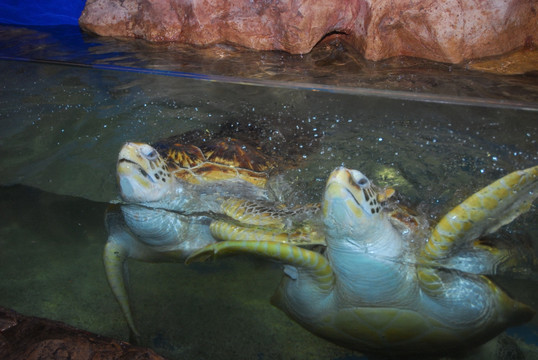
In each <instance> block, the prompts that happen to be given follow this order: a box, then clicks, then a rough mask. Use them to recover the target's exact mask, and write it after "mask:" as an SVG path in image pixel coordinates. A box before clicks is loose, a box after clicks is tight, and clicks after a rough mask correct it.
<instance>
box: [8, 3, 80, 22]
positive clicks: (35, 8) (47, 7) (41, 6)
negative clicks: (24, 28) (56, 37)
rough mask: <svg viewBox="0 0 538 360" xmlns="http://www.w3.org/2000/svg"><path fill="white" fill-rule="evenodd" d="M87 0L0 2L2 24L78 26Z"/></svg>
mask: <svg viewBox="0 0 538 360" xmlns="http://www.w3.org/2000/svg"><path fill="white" fill-rule="evenodd" d="M85 3H86V0H37V1H35V0H34V1H32V0H0V23H3V24H20V25H78V18H79V17H80V13H81V12H82V9H83V8H84V4H85Z"/></svg>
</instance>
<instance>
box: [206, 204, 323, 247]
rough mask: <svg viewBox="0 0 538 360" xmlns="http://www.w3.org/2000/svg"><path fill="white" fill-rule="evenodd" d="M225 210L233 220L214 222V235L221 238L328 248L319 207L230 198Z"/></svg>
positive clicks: (212, 231)
mask: <svg viewBox="0 0 538 360" xmlns="http://www.w3.org/2000/svg"><path fill="white" fill-rule="evenodd" d="M221 210H222V212H223V213H224V214H225V215H226V216H228V217H229V219H226V220H215V221H213V222H212V223H211V226H210V230H211V234H212V235H213V236H214V237H215V238H217V239H220V240H225V241H229V240H251V241H278V242H284V243H291V244H295V245H325V237H324V235H323V230H322V221H321V219H320V211H319V210H320V208H319V204H309V205H305V206H299V207H294V208H288V207H286V206H285V205H283V204H276V203H269V202H261V201H252V200H245V199H236V198H230V199H226V200H225V201H224V202H223V204H222V206H221Z"/></svg>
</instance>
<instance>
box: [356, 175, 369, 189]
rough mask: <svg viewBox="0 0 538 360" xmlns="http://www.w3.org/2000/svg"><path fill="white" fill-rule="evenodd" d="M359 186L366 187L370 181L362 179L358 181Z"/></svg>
mask: <svg viewBox="0 0 538 360" xmlns="http://www.w3.org/2000/svg"><path fill="white" fill-rule="evenodd" d="M357 184H358V185H359V186H360V187H365V186H366V185H368V179H367V178H364V177H363V178H360V179H359V180H358V181H357Z"/></svg>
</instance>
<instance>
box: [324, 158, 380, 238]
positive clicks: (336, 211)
mask: <svg viewBox="0 0 538 360" xmlns="http://www.w3.org/2000/svg"><path fill="white" fill-rule="evenodd" d="M377 197H378V194H377V193H376V192H375V191H374V189H373V188H372V183H371V182H370V180H368V178H367V177H366V176H364V175H363V174H362V173H361V172H360V171H358V170H351V169H346V168H344V167H339V168H337V169H335V170H334V171H333V172H332V173H331V175H330V176H329V179H328V180H327V185H326V187H325V193H324V196H323V203H322V210H323V218H324V222H325V226H326V231H327V240H328V241H330V240H331V239H338V240H341V239H349V240H350V241H351V242H355V241H356V239H362V235H363V234H366V233H368V232H371V231H375V226H376V225H377V224H378V219H379V217H380V216H381V205H380V204H379V202H378V200H377Z"/></svg>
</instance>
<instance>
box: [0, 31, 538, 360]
mask: <svg viewBox="0 0 538 360" xmlns="http://www.w3.org/2000/svg"><path fill="white" fill-rule="evenodd" d="M11 31H12V29H11V30H10V32H9V34H10V36H12V37H13V36H14V35H13V33H12V32H11ZM19 31H21V32H22V33H21V34H19V35H20V36H22V38H17V39H19V40H21V39H24V36H30V39H32V40H31V41H27V42H24V41H23V42H14V41H13V42H10V41H8V40H6V37H5V34H4V35H3V36H4V38H3V42H2V43H1V44H2V46H3V48H2V51H3V53H4V54H6V51H8V50H9V52H10V58H11V60H6V58H5V57H4V60H0V71H1V73H2V74H3V75H2V80H0V84H1V87H0V122H1V128H0V169H1V171H0V185H1V187H0V272H1V274H0V304H1V305H3V306H6V307H11V308H13V309H15V310H17V311H19V312H22V313H24V314H28V315H37V316H43V317H48V318H52V319H57V320H62V321H65V322H67V323H69V324H71V325H74V326H77V327H80V328H83V329H87V330H90V331H94V332H97V333H100V334H104V335H108V336H114V337H117V338H120V339H127V336H128V330H127V326H126V324H125V322H124V320H123V317H122V314H121V312H120V310H119V307H118V306H117V304H116V302H115V300H114V298H113V296H112V294H111V292H110V290H109V289H108V285H107V283H106V279H105V276H104V270H103V267H102V263H101V252H102V248H103V245H104V242H105V240H106V232H105V229H104V225H103V218H104V210H105V208H106V206H107V204H108V203H109V202H110V201H114V200H116V199H117V189H116V185H115V176H114V167H115V161H116V157H117V153H118V150H119V148H120V147H121V145H122V143H123V142H125V141H130V140H135V141H146V142H152V141H155V140H157V139H160V138H163V137H166V136H169V135H172V134H179V133H184V132H187V131H191V130H192V131H199V132H201V133H216V132H219V131H220V130H222V129H223V128H226V129H228V131H230V129H231V131H236V130H237V131H239V132H243V131H245V129H253V128H254V129H255V130H256V131H255V133H256V134H258V136H259V137H260V138H262V139H264V141H263V143H264V146H265V147H266V148H267V149H268V150H269V151H272V153H274V154H275V156H282V157H284V158H285V157H286V156H287V157H289V160H290V162H293V163H294V164H296V165H294V166H292V167H291V168H289V169H287V171H286V172H285V176H286V178H287V180H288V181H289V182H290V183H291V184H292V185H293V187H294V188H295V189H297V190H295V193H296V194H295V195H297V196H298V197H301V198H307V199H308V200H311V201H317V200H319V197H320V195H321V192H322V189H323V186H324V182H325V180H326V178H327V176H328V174H329V173H330V171H331V170H332V169H333V168H335V167H336V166H338V165H341V164H344V165H346V166H347V167H351V168H356V169H359V170H361V171H362V172H364V173H365V174H366V175H367V176H369V177H370V178H371V179H372V180H373V181H374V182H376V183H378V184H381V185H391V186H394V187H396V188H397V190H398V191H399V192H400V193H401V194H402V196H403V197H404V199H405V201H406V202H408V203H409V204H411V205H412V206H414V207H416V208H418V209H419V210H420V211H421V212H422V213H424V214H425V216H430V217H431V218H432V220H433V219H434V218H436V217H437V216H439V215H441V214H442V213H443V212H445V211H447V210H448V209H449V208H450V207H451V206H454V205H456V204H457V203H458V202H460V201H462V200H463V199H464V198H465V197H466V196H468V195H470V194H471V193H473V192H474V191H476V190H478V189H480V188H481V187H483V186H485V185H487V184H488V183H489V182H491V181H493V180H495V179H497V178H499V177H501V176H503V175H505V174H507V173H509V172H511V171H514V170H516V169H523V168H526V167H530V166H534V165H536V164H537V163H538V146H537V143H536V141H537V139H538V136H537V135H538V134H537V133H538V113H537V112H536V111H534V110H532V109H533V106H534V105H535V104H536V103H532V101H534V100H532V99H534V98H535V97H536V94H537V92H532V91H531V92H527V93H525V95H524V96H525V98H524V99H523V100H524V101H525V104H527V105H525V106H515V105H516V104H517V103H518V102H521V101H523V100H522V98H516V97H511V98H510V99H504V101H506V102H507V104H508V105H507V106H504V105H506V104H504V105H503V103H502V101H499V98H495V97H494V96H493V95H491V96H489V95H488V96H484V97H482V98H481V97H476V99H482V100H483V101H482V100H481V101H474V102H472V103H473V104H474V105H469V104H470V103H469V102H468V101H467V100H468V98H469V97H468V96H467V95H469V94H464V96H462V97H461V98H460V99H464V100H465V99H467V100H465V101H456V102H450V101H442V102H432V101H430V100H431V99H430V98H427V96H428V94H431V93H430V92H429V90H428V89H426V90H424V97H425V98H426V100H427V101H421V100H420V99H419V98H420V93H421V92H420V91H416V92H412V93H413V94H417V93H418V95H419V96H414V95H413V96H408V95H409V93H407V95H406V96H405V97H401V96H399V95H398V96H393V95H394V93H392V94H393V95H387V94H386V93H382V92H375V91H374V92H369V93H368V92H364V91H356V92H353V91H348V90H349V89H348V90H345V91H340V90H341V89H340V88H337V87H335V88H331V91H325V90H327V89H328V88H322V89H321V90H323V91H319V90H320V88H308V87H303V86H301V87H298V86H294V85H293V84H291V85H292V86H283V84H281V83H275V82H270V83H266V84H262V83H255V82H252V81H250V80H248V79H250V78H248V79H247V80H248V81H242V80H241V79H237V78H236V80H234V81H228V80H226V81H221V80H223V79H222V78H218V77H215V78H213V80H211V79H210V78H208V77H207V76H206V75H207V74H202V75H200V76H194V75H192V74H191V73H189V74H183V75H184V76H180V75H182V74H180V73H177V72H176V73H169V72H163V73H155V72H144V71H142V70H140V69H144V68H146V69H148V68H149V69H158V68H159V66H160V65H159V64H160V63H159V61H157V60H155V58H154V57H153V55H152V54H153V53H152V51H156V50H155V48H153V49H154V50H148V47H147V45H143V44H142V45H141V44H140V43H139V42H118V41H116V40H99V43H98V44H95V48H96V49H97V50H95V51H94V53H93V55H92V56H95V54H96V53H99V51H102V52H103V57H104V59H105V60H103V62H106V63H109V62H110V61H111V60H110V59H111V52H110V49H113V48H114V49H117V50H118V59H117V60H116V62H115V63H116V64H119V65H129V66H133V65H137V66H140V67H139V70H140V71H120V70H125V69H119V70H113V69H112V70H111V69H100V68H98V67H95V66H93V65H92V66H80V64H84V62H85V61H87V60H88V58H87V53H85V52H84V51H87V50H88V49H92V46H90V45H88V44H89V43H91V41H97V40H91V39H90V40H88V38H85V41H86V43H85V44H86V47H85V48H84V47H83V49H82V50H84V49H86V50H84V51H82V50H81V48H78V47H76V46H78V45H72V40H70V37H69V36H68V35H66V34H64V35H63V37H62V36H60V35H58V38H55V37H54V36H53V35H50V34H51V33H52V34H54V32H53V31H50V32H48V33H47V34H48V35H46V34H45V35H43V33H39V34H41V36H42V38H43V43H44V44H45V45H43V48H42V49H41V50H40V49H39V47H38V46H35V43H34V42H33V41H35V32H33V31H34V30H32V31H29V30H24V29H19ZM73 36H75V37H77V36H80V34H78V35H76V34H74V35H73ZM51 39H52V40H51ZM88 42H89V43H88ZM108 42H110V43H113V46H112V45H106V44H107V43H108ZM50 43H52V45H50ZM47 44H48V45H47ZM58 44H60V45H61V46H60V45H58ZM75 44H77V42H76V41H75ZM79 45H80V44H79ZM120 45H122V46H125V47H127V48H128V49H129V51H124V49H122V48H121V46H120ZM55 46H57V47H55ZM70 46H75V47H74V50H73V51H72V52H71V53H68V52H66V49H68V48H69V47H70ZM107 46H110V47H107ZM137 47H140V48H139V53H140V54H145V55H144V56H146V57H145V58H142V55H139V53H137V52H136V51H134V49H136V48H137ZM6 49H7V50H6ZM159 49H161V50H159V51H161V55H162V56H163V58H161V61H163V63H164V62H166V61H169V63H171V62H172V60H171V58H169V57H167V56H171V55H170V54H168V53H167V52H166V51H165V49H162V48H159ZM79 50H80V51H79ZM40 51H42V52H41V53H40ZM55 51H57V52H56V53H55ZM127 53H130V54H132V56H133V58H132V59H131V60H129V61H127V60H126V55H125V54H127ZM14 54H18V55H19V56H20V57H22V58H25V59H29V58H32V59H33V60H36V58H37V56H36V54H41V55H40V56H41V58H40V59H39V61H21V60H20V59H19V61H15V60H13V58H14V57H15V56H14ZM148 54H149V55H148ZM30 55H31V56H30ZM135 55H136V56H135ZM184 56H187V55H184ZM196 56H200V54H197V55H196ZM252 56H254V55H252ZM256 56H259V55H256ZM270 56H275V54H271V55H270ZM79 57H80V58H79ZM77 59H78V60H77ZM187 59H190V58H188V56H187ZM204 59H205V61H206V62H207V64H206V65H204V66H206V67H205V69H207V68H211V66H214V67H215V68H219V67H220V66H222V67H223V68H224V69H226V66H225V65H222V64H220V63H218V62H215V61H210V58H204ZM50 60H54V61H59V60H62V61H67V62H68V63H65V62H64V63H62V62H58V63H52V62H51V61H50ZM165 60H166V61H165ZM93 61H94V64H99V63H100V61H99V59H96V58H93ZM283 61H285V64H288V61H291V64H290V67H291V68H293V61H292V60H289V59H284V60H283ZM175 64H176V65H177V63H175ZM189 64H190V62H189V61H187V60H185V64H183V65H182V66H186V67H188V66H194V65H189ZM210 65H211V66H210ZM163 66H164V65H163ZM438 66H439V67H442V66H443V65H438ZM189 69H190V68H189ZM169 70H170V69H168V68H167V71H169ZM349 71H351V70H349ZM428 71H429V70H428ZM223 75H226V76H229V75H231V74H229V73H226V72H225V71H224V74H223ZM408 75H409V73H408V72H405V71H404V72H403V74H402V76H403V78H402V79H405V78H407V76H408ZM279 76H280V75H279ZM416 76H417V77H418V78H420V79H421V80H424V79H426V80H427V79H428V77H427V76H426V77H425V78H424V77H422V75H420V76H419V75H416ZM269 77H271V76H269ZM208 79H209V80H208ZM488 79H489V80H488ZM512 79H513V78H512ZM525 79H526V78H524V81H526V80H525ZM272 80H274V78H273V79H272ZM283 80H287V79H286V78H285V77H283ZM490 80H491V78H489V77H488V76H486V77H485V78H482V80H481V81H485V82H486V83H487V82H488V81H490ZM519 80H521V79H519ZM503 81H505V80H503ZM242 82H245V83H242ZM518 84H519V85H517V86H521V83H518ZM324 85H327V84H324ZM451 86H455V85H453V84H452V83H451V82H450V81H447V82H446V84H445V85H443V88H448V87H451ZM533 86H534V85H533ZM470 88H471V87H470ZM479 88H480V86H478V87H476V88H475V87H472V90H470V91H478V90H477V89H479ZM518 89H520V90H521V89H523V88H522V87H518ZM488 91H491V93H493V92H495V89H491V90H488ZM433 93H434V94H435V95H436V96H437V95H439V93H435V92H433ZM522 93H524V92H522ZM488 94H490V93H488ZM514 94H517V91H515V92H514ZM445 95H446V93H445ZM445 95H443V96H445ZM452 95H454V94H451V95H450V96H452ZM474 95H477V96H478V95H480V94H477V93H474ZM474 95H473V96H474ZM533 97H534V98H533ZM493 103H494V105H495V106H490V105H492V104H493ZM529 104H530V105H529ZM532 104H534V105H532ZM531 105H532V106H531ZM291 160H293V161H291ZM537 220H538V213H537V212H536V207H535V206H534V207H533V208H532V209H531V211H530V212H529V213H527V214H525V215H524V216H522V217H521V218H519V219H518V220H517V221H516V222H514V223H513V224H511V225H510V226H509V227H508V228H507V229H504V230H503V231H502V232H501V235H500V236H504V237H506V238H508V239H511V240H513V241H514V242H517V245H518V246H519V245H522V246H523V245H524V246H527V247H528V249H529V253H531V254H533V255H534V256H536V255H537V250H536V249H537V247H538V230H537V228H536V223H537ZM521 266H522V268H523V269H524V271H522V272H521V273H514V274H508V275H506V276H504V277H502V278H499V279H498V281H499V282H501V283H502V285H503V286H505V287H506V288H507V289H508V290H509V291H510V293H511V294H513V295H514V296H515V297H516V298H518V299H521V300H522V301H524V302H526V303H528V304H529V305H531V306H533V307H534V308H538V303H537V301H538V300H537V299H538V296H537V295H538V282H537V280H536V279H537V277H536V273H537V270H538V269H536V265H535V264H532V263H528V264H521ZM130 268H131V274H132V276H131V280H132V301H133V304H134V309H135V320H136V322H137V323H138V325H139V328H140V329H141V330H142V332H143V334H144V337H145V339H146V345H149V346H151V347H153V348H154V349H156V350H157V351H158V352H160V353H162V354H164V355H166V356H170V357H171V358H177V359H200V358H211V359H217V358H223V359H225V358H226V359H229V358H232V357H233V358H239V359H241V358H244V359H252V358H260V359H277V358H296V359H316V358H317V359H353V358H359V356H360V355H359V354H357V353H354V352H351V351H349V350H346V349H342V348H339V347H337V346H335V345H332V344H330V343H327V342H325V341H323V340H320V339H318V338H316V337H314V336H313V335H311V334H309V333H308V332H306V331H305V330H303V329H302V328H300V327H299V326H298V325H296V324H295V323H293V322H291V321H290V320H288V319H287V318H286V317H285V315H284V314H283V313H281V312H279V311H278V310H276V309H275V308H273V307H272V306H270V305H269V301H268V300H269V298H270V296H271V294H272V292H273V291H274V289H275V288H276V286H277V284H278V281H279V279H280V276H281V270H280V269H279V267H278V266H277V265H275V264H271V263H267V262H264V261H261V260H258V259H251V258H247V257H240V258H237V259H224V260H222V261H219V262H216V263H212V264H196V265H191V266H188V267H187V266H183V265H180V264H147V263H136V262H131V263H130ZM508 334H509V335H510V338H508V339H509V340H506V339H505V340H506V341H508V343H509V344H512V345H513V344H514V342H515V343H516V344H517V345H518V346H519V347H520V349H521V351H523V353H524V354H527V358H532V356H536V354H537V353H538V352H537V350H536V346H537V344H538V323H537V320H536V319H535V320H534V321H533V322H531V323H530V324H528V325H526V326H523V327H519V328H516V329H511V330H509V332H508ZM514 339H516V340H514ZM505 340H503V341H505ZM492 346H493V348H490V349H489V351H490V352H491V351H493V352H495V346H497V343H495V344H494V345H492ZM510 346H511V345H510ZM508 347H509V346H508ZM491 349H493V350H491ZM483 358H488V357H483Z"/></svg>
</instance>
